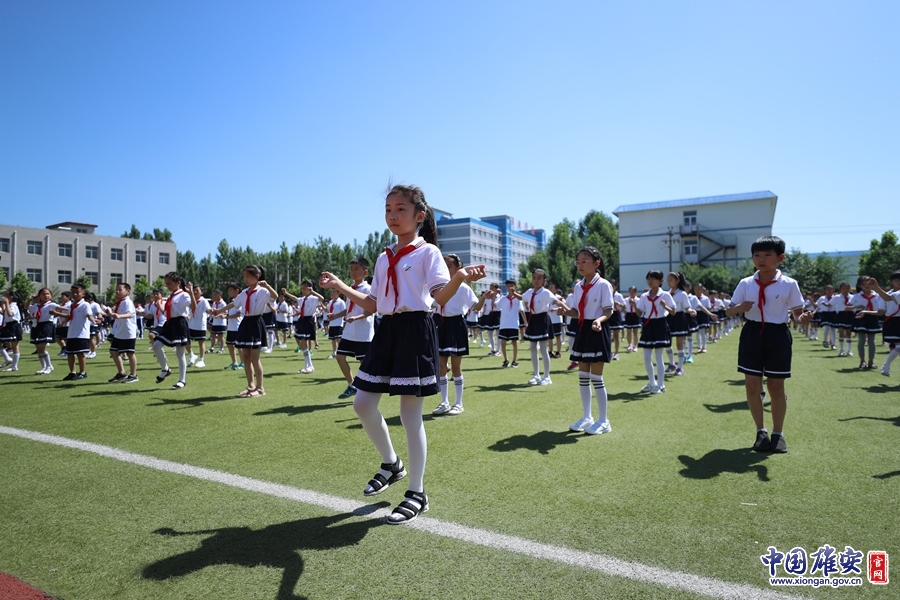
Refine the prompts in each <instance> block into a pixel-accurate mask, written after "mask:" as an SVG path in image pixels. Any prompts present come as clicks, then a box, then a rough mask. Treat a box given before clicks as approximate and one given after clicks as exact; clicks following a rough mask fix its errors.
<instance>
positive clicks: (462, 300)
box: [441, 283, 478, 317]
mask: <svg viewBox="0 0 900 600" xmlns="http://www.w3.org/2000/svg"><path fill="white" fill-rule="evenodd" d="M476 304H478V298H477V297H475V292H473V291H472V288H470V287H469V286H468V285H467V284H466V283H461V284H459V289H458V290H456V293H455V294H453V297H452V298H450V300H448V301H447V303H446V304H445V305H444V306H442V307H441V314H442V315H443V316H445V317H458V316H461V315H463V314H465V313H466V312H467V311H468V310H469V309H470V308H472V307H473V306H475V305H476Z"/></svg>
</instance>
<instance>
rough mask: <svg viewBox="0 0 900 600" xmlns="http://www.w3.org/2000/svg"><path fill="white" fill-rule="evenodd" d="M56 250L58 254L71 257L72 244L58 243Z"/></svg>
mask: <svg viewBox="0 0 900 600" xmlns="http://www.w3.org/2000/svg"><path fill="white" fill-rule="evenodd" d="M58 252H59V255H60V256H65V257H68V258H72V244H60V245H59V250H58ZM60 283H64V282H60Z"/></svg>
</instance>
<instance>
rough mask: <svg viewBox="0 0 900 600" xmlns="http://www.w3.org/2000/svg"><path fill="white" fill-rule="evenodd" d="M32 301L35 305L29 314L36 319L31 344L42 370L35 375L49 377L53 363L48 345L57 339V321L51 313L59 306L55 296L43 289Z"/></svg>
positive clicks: (29, 308)
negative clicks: (54, 299)
mask: <svg viewBox="0 0 900 600" xmlns="http://www.w3.org/2000/svg"><path fill="white" fill-rule="evenodd" d="M32 300H33V301H34V302H35V303H34V304H32V305H31V306H29V307H28V314H30V315H31V318H32V319H34V327H33V328H32V329H31V343H32V344H34V350H35V352H36V353H37V356H38V360H40V361H41V370H40V371H38V372H37V373H35V375H48V374H49V373H52V372H53V363H51V362H50V353H49V352H47V344H49V343H50V342H52V341H53V339H54V338H55V337H56V320H55V317H54V316H53V314H52V313H51V311H54V310H56V309H58V308H59V304H57V303H56V302H53V295H52V294H51V292H50V290H49V289H47V288H42V289H41V290H40V291H39V292H38V293H37V294H36V295H35V296H34V297H33V298H32Z"/></svg>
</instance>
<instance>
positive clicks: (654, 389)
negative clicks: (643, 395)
mask: <svg viewBox="0 0 900 600" xmlns="http://www.w3.org/2000/svg"><path fill="white" fill-rule="evenodd" d="M661 391H662V388H660V387H659V386H658V385H654V386H653V387H651V388H650V393H651V394H658V393H660V392H661Z"/></svg>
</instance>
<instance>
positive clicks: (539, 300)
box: [522, 269, 556, 385]
mask: <svg viewBox="0 0 900 600" xmlns="http://www.w3.org/2000/svg"><path fill="white" fill-rule="evenodd" d="M546 281H547V274H546V273H545V272H544V270H543V269H535V270H534V271H533V272H532V273H531V286H532V287H531V289H530V290H528V291H527V292H525V293H524V294H522V304H523V305H524V306H525V310H526V311H528V312H527V315H528V317H527V321H528V323H527V326H526V328H525V339H526V340H529V341H530V342H531V348H530V350H531V368H532V369H533V370H534V376H533V377H532V378H531V379H529V380H528V385H550V384H552V383H553V381H551V380H550V349H549V346H550V334H551V326H550V315H548V314H547V313H548V311H549V310H550V308H551V307H553V308H554V309H555V308H556V298H555V297H554V296H553V294H551V293H550V291H549V290H548V289H547V288H545V287H544V284H545V283H546ZM538 353H540V355H541V357H542V358H543V359H544V376H543V377H541V371H540V368H539V366H540V365H539V363H538Z"/></svg>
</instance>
